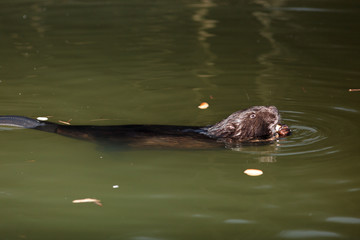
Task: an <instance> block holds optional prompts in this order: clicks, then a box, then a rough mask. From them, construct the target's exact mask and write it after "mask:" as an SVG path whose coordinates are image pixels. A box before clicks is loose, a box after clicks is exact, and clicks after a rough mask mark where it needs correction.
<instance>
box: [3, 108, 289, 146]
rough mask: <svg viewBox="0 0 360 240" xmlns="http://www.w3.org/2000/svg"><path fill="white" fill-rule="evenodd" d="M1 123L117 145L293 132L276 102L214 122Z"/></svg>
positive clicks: (258, 139)
mask: <svg viewBox="0 0 360 240" xmlns="http://www.w3.org/2000/svg"><path fill="white" fill-rule="evenodd" d="M0 125H3V126H15V127H21V128H30V129H36V130H40V131H45V132H51V133H57V134H60V135H63V136H67V137H72V138H77V139H84V140H89V141H93V142H98V143H105V144H110V145H115V146H123V147H124V146H127V147H135V148H139V147H142V148H177V149H208V148H215V147H224V146H225V147H226V148H231V147H238V146H239V145H241V144H246V143H268V142H273V141H275V140H277V139H279V138H281V137H285V136H288V135H290V133H291V131H290V128H289V127H288V126H287V125H284V124H281V123H280V114H279V111H278V109H277V108H276V107H275V106H253V107H250V108H247V109H244V110H240V111H237V112H234V113H233V114H231V115H230V116H228V117H227V118H225V119H224V120H222V121H220V122H218V123H216V124H214V125H210V126H175V125H114V126H94V125H62V124H57V123H54V122H48V121H39V120H36V119H32V118H28V117H23V116H0Z"/></svg>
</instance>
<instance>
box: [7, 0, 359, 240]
mask: <svg viewBox="0 0 360 240" xmlns="http://www.w3.org/2000/svg"><path fill="white" fill-rule="evenodd" d="M359 9H360V8H359V3H358V2H357V1H351V0H348V1H330V0H328V1H311V2H309V1H307V2H304V1H291V2H290V1H261V0H254V1H249V2H245V1H224V0H222V1H211V0H203V1H143V0H134V1H26V0H16V1H2V2H1V4H0V19H1V21H0V29H1V31H0V34H1V35H0V43H1V45H0V46H1V55H2V58H0V71H1V76H0V80H1V82H0V91H1V95H0V99H1V103H2V104H1V114H7V115H24V116H29V117H37V116H51V117H50V119H51V120H52V121H58V120H62V121H69V120H71V121H70V122H71V123H72V124H99V125H107V124H129V123H139V124H176V125H207V124H212V123H214V122H216V121H219V120H221V119H222V118H224V117H226V116H227V115H229V114H230V113H232V112H234V111H236V110H239V109H242V108H246V107H249V106H252V105H275V106H277V107H278V108H279V109H280V111H281V114H282V118H283V122H284V123H286V124H288V125H289V126H290V127H291V129H292V130H293V135H292V136H290V137H288V138H286V139H284V140H282V141H280V142H278V143H276V144H272V145H267V146H248V147H242V148H239V149H236V150H237V151H235V150H234V151H231V150H227V149H223V150H215V151H196V150H194V151H179V150H164V151H159V150H139V151H135V150H134V151H116V150H108V149H106V148H103V147H102V146H96V145H94V144H92V143H88V142H82V141H78V140H74V139H69V138H64V137H61V136H57V135H52V134H48V133H43V132H37V131H32V130H11V131H5V130H2V131H1V135H0V143H1V146H2V149H3V151H1V152H0V176H1V177H0V179H1V181H0V202H1V219H0V238H1V239H49V238H51V239H64V238H67V239H69V238H70V239H75V238H76V239H133V240H145V239H146V240H152V239H328V238H330V239H333V238H336V239H358V238H359V236H360V231H359V221H360V211H359V210H360V208H359V204H358V203H359V200H360V194H359V193H360V178H359V173H358V171H359V167H360V165H359V143H358V142H359V141H358V137H359V135H360V131H359V127H358V126H359V121H360V112H359V111H360V107H359V103H360V100H359V98H360V93H358V92H348V89H350V88H360V86H359V78H360V71H359V68H358V66H359V64H360V61H359V58H358V56H359V52H360V48H359V40H360V34H359V31H358V29H359V22H360V21H359V20H360V19H359V16H360V15H359ZM203 101H207V102H209V104H210V108H209V109H207V110H199V109H198V108H197V106H198V104H199V103H200V102H203ZM248 168H257V169H261V170H263V172H264V174H263V175H262V176H260V177H249V176H247V175H245V174H243V171H244V170H245V169H248ZM83 198H95V199H99V200H101V203H102V204H103V206H102V207H100V206H98V205H96V204H93V203H84V204H73V203H72V201H73V200H75V199H83Z"/></svg>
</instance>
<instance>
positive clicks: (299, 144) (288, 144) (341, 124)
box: [273, 107, 358, 156]
mask: <svg viewBox="0 0 360 240" xmlns="http://www.w3.org/2000/svg"><path fill="white" fill-rule="evenodd" d="M351 114H352V115H354V114H358V112H357V111H345V110H344V108H341V109H339V108H338V107H330V108H325V109H317V108H311V107H310V108H308V109H307V110H306V111H303V112H301V111H283V112H282V115H283V116H285V118H284V119H283V122H284V123H286V124H287V125H288V126H289V127H290V129H291V131H292V135H291V136H289V137H287V138H284V139H281V140H279V141H278V147H279V151H277V152H276V153H274V154H273V155H274V156H284V155H299V154H316V155H329V154H334V153H338V152H339V151H340V149H341V148H340V147H339V144H340V142H342V143H345V142H346V141H348V142H349V144H351V141H350V140H349V137H348V136H347V134H344V133H348V132H349V131H348V129H352V128H353V129H356V127H357V126H356V125H357V124H356V123H355V122H354V121H353V120H352V119H354V118H351V117H349V116H347V115H351Z"/></svg>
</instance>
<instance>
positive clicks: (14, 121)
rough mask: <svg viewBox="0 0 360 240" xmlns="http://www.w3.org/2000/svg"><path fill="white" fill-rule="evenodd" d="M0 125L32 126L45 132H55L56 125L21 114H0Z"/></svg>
mask: <svg viewBox="0 0 360 240" xmlns="http://www.w3.org/2000/svg"><path fill="white" fill-rule="evenodd" d="M0 126H9V127H19V128H32V129H37V130H40V131H45V132H56V129H57V126H58V125H57V124H55V123H50V122H43V121H39V120H36V119H32V118H28V117H23V116H0Z"/></svg>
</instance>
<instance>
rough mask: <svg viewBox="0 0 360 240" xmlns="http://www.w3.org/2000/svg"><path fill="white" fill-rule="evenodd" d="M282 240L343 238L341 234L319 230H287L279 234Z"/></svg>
mask: <svg viewBox="0 0 360 240" xmlns="http://www.w3.org/2000/svg"><path fill="white" fill-rule="evenodd" d="M279 236H280V237H282V238H302V239H304V238H320V237H321V238H324V237H334V238H338V237H341V235H340V234H338V233H335V232H328V231H318V230H285V231H282V232H281V233H280V234H279Z"/></svg>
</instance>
